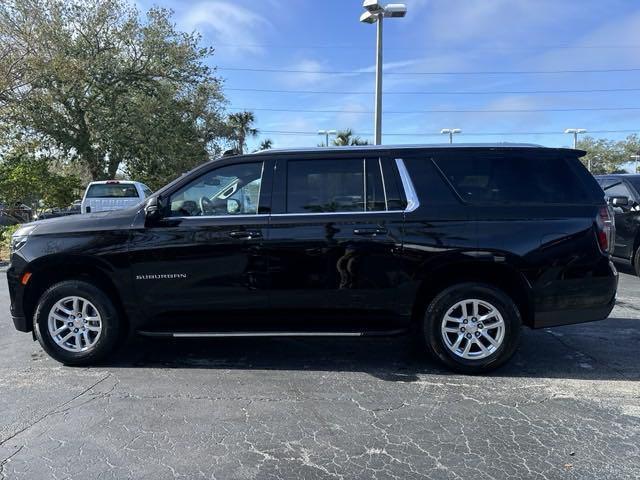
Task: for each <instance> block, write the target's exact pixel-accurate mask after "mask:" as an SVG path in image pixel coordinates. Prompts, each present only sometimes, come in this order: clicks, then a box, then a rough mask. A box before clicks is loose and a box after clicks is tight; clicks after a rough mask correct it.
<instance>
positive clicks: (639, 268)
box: [632, 247, 640, 277]
mask: <svg viewBox="0 0 640 480" xmlns="http://www.w3.org/2000/svg"><path fill="white" fill-rule="evenodd" d="M632 260H633V262H632V265H633V271H634V272H635V274H636V275H637V276H639V277H640V247H638V248H636V251H635V252H633V258H632Z"/></svg>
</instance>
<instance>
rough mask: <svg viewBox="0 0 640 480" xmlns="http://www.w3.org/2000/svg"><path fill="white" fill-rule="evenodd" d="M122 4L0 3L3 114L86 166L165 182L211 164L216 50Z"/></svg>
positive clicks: (107, 0)
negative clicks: (211, 65)
mask: <svg viewBox="0 0 640 480" xmlns="http://www.w3.org/2000/svg"><path fill="white" fill-rule="evenodd" d="M199 41H200V38H199V36H198V35H197V34H186V33H182V32H179V31H177V30H176V29H175V27H174V24H173V22H172V20H171V13H170V12H169V11H168V10H164V9H160V8H152V9H151V10H149V11H148V13H147V14H146V17H145V18H144V19H142V18H140V15H139V14H138V11H137V10H136V9H135V8H134V7H132V6H131V5H130V4H129V3H128V2H125V1H124V0H100V1H89V2H87V1H83V0H7V1H4V2H1V3H0V79H2V80H0V114H1V115H2V117H4V119H5V120H6V121H8V122H10V123H12V124H13V125H15V126H17V127H19V128H21V129H22V130H23V131H24V132H25V134H27V135H37V136H39V137H42V138H44V139H46V141H47V142H50V143H51V144H52V145H53V146H55V147H56V148H57V149H58V150H59V151H60V152H61V153H62V154H64V155H68V156H70V157H72V158H74V159H75V160H77V161H79V162H81V164H82V165H83V166H84V167H86V169H87V170H88V172H89V173H90V176H91V178H92V179H96V180H99V179H105V178H113V177H115V175H116V173H117V172H119V171H122V170H123V169H124V170H125V171H127V172H128V173H129V174H130V175H132V176H134V177H136V178H135V179H136V180H142V181H146V182H148V183H149V184H150V185H151V186H154V187H155V186H158V185H159V184H162V183H164V182H166V181H167V180H169V179H171V178H173V177H175V176H177V175H179V174H180V173H181V172H182V171H184V170H187V169H189V168H192V167H193V166H195V165H197V164H199V163H202V162H203V161H205V160H207V158H208V155H209V154H210V153H211V152H216V151H218V150H219V147H218V145H217V142H218V141H219V139H221V137H223V136H224V134H225V133H226V130H225V125H224V122H223V119H222V113H221V112H222V107H223V106H224V98H223V95H222V93H221V89H220V86H221V84H220V81H219V79H218V78H217V77H215V76H214V75H213V72H212V70H211V69H210V68H209V67H208V66H207V65H206V64H205V63H204V62H205V60H206V59H207V57H209V56H210V55H211V54H212V53H213V50H212V49H210V48H201V47H200V46H199Z"/></svg>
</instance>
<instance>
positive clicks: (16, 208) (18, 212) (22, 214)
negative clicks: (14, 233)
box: [0, 202, 33, 223]
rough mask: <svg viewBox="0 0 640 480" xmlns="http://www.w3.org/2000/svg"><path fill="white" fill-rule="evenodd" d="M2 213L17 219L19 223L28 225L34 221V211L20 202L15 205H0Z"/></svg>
mask: <svg viewBox="0 0 640 480" xmlns="http://www.w3.org/2000/svg"><path fill="white" fill-rule="evenodd" d="M0 213H2V214H3V215H5V216H9V217H12V218H15V219H16V220H17V221H18V223H27V222H30V221H31V220H33V210H32V209H31V207H29V206H28V205H25V204H24V203H20V202H18V203H16V204H14V205H5V204H0ZM5 221H7V220H5Z"/></svg>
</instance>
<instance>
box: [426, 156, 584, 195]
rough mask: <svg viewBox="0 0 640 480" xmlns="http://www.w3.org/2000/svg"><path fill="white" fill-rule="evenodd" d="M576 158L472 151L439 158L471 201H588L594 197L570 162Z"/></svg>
mask: <svg viewBox="0 0 640 480" xmlns="http://www.w3.org/2000/svg"><path fill="white" fill-rule="evenodd" d="M572 160H575V161H577V160H576V159H565V158H557V157H551V156H544V155H541V156H534V155H531V154H528V155H526V154H518V153H512V154H503V155H498V154H495V155H490V154H489V155H482V154H476V155H474V154H473V153H469V154H461V155H459V156H456V157H453V158H442V159H438V160H436V163H437V165H438V167H439V168H440V170H441V171H442V172H443V174H444V175H445V177H446V179H447V180H448V181H449V182H450V183H451V185H452V186H453V188H454V189H455V190H456V191H457V193H458V194H459V195H460V197H461V198H462V199H463V200H465V201H466V202H469V203H489V204H510V203H518V204H523V203H529V204H578V203H584V202H587V201H589V200H590V195H589V194H588V191H587V189H586V188H585V185H583V183H582V181H581V179H580V178H579V177H578V175H577V174H576V172H575V171H574V167H573V166H572V165H570V164H569V162H570V161H572ZM594 183H595V182H594ZM591 200H592V199H591Z"/></svg>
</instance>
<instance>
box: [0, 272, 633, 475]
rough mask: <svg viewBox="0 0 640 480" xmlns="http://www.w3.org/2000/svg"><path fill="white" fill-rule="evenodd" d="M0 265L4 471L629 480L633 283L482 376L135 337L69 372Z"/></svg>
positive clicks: (288, 342)
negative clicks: (27, 319)
mask: <svg viewBox="0 0 640 480" xmlns="http://www.w3.org/2000/svg"><path fill="white" fill-rule="evenodd" d="M8 302H9V299H8V293H7V287H6V281H5V278H4V273H0V328H1V331H2V336H1V337H0V464H1V466H0V478H11V479H14V478H15V479H41V478H42V479H44V478H47V479H49V478H55V479H77V478H91V479H93V478H100V479H125V478H145V479H146V478H148V479H164V478H169V479H173V478H187V479H200V478H202V479H252V478H256V479H269V478H295V479H311V478H340V479H342V478H343V479H352V478H362V479H378V478H380V479H387V478H388V479H395V478H398V479H413V478H434V479H439V478H442V479H457V478H464V479H467V478H473V479H494V478H495V479H502V478H549V479H552V478H570V479H573V478H585V479H587V478H588V479H594V478H598V479H603V478H612V479H623V478H639V477H640V381H639V380H640V356H639V355H638V348H639V345H640V280H639V279H638V278H636V277H634V276H631V275H630V274H627V273H623V274H621V285H620V293H619V302H618V305H617V306H616V308H615V310H614V311H613V313H612V315H611V317H610V318H609V319H607V320H605V321H602V322H596V323H591V324H584V325H576V326H570V327H563V328H558V329H554V330H541V331H529V330H526V331H525V332H524V335H523V343H522V347H521V349H520V351H519V352H518V353H517V355H516V357H515V358H514V359H513V361H512V362H511V363H510V364H509V365H508V366H506V367H505V368H503V369H501V370H500V371H498V372H496V373H494V374H493V375H491V376H477V377H466V376H460V375H452V374H450V373H448V372H446V371H444V370H442V369H441V368H440V367H438V366H437V365H436V364H435V363H433V362H432V361H429V360H423V359H421V358H420V357H419V356H418V355H416V354H415V352H414V351H413V350H412V349H411V348H410V343H409V342H408V341H407V340H406V339H404V338H396V339H368V340H353V339H351V340H348V339H345V340H340V341H337V340H335V339H330V340H319V339H304V340H297V339H255V340H249V339H233V340H222V339H220V340H216V341H193V340H183V341H165V340H163V341H158V340H155V341H138V342H136V343H134V344H133V345H131V346H130V347H129V348H128V349H127V350H126V351H123V352H120V354H119V355H118V358H117V359H116V360H115V361H113V362H112V363H110V364H108V365H105V366H101V367H99V368H69V367H63V366H61V365H59V364H57V363H55V362H54V361H52V360H51V359H49V358H48V357H47V356H45V354H44V353H43V352H42V350H41V349H40V348H39V346H38V344H37V343H34V342H33V341H32V340H31V336H30V335H27V334H21V333H18V332H16V331H15V330H14V329H13V325H12V323H11V320H10V318H9V315H8V310H9V303H8Z"/></svg>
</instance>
